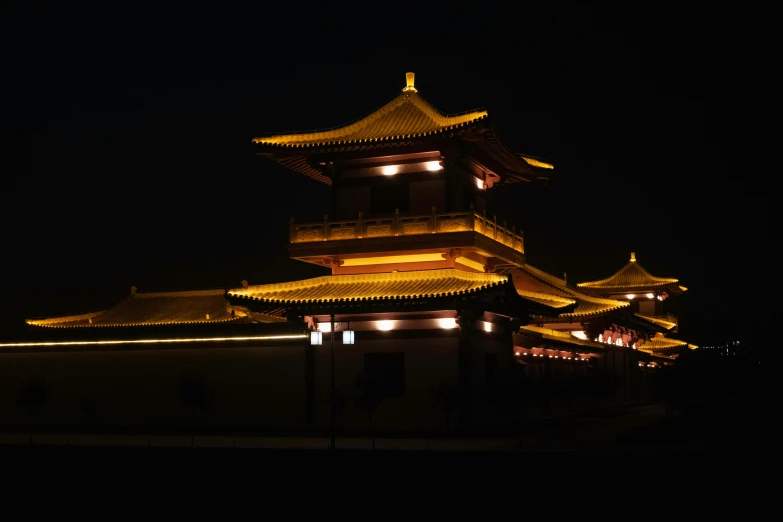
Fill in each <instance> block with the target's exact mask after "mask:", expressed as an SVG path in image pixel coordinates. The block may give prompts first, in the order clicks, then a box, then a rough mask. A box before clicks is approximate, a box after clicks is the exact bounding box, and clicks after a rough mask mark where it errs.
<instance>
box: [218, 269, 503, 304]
mask: <svg viewBox="0 0 783 522" xmlns="http://www.w3.org/2000/svg"><path fill="white" fill-rule="evenodd" d="M507 281H508V279H507V278H506V277H504V276H502V275H498V274H482V273H476V272H464V271H462V270H456V269H443V270H422V271H413V272H389V273H378V274H352V275H329V276H322V277H316V278H313V279H305V280H302V281H293V282H289V283H276V284H268V285H258V286H247V287H243V288H236V289H233V290H229V292H228V295H229V296H231V297H239V298H245V299H252V300H256V301H263V302H267V303H319V302H334V301H374V300H386V299H393V300H398V299H411V298H422V297H425V298H426V297H443V296H453V295H466V294H469V293H473V292H476V291H479V290H483V289H486V288H490V287H494V286H498V285H501V284H504V283H506V282H507Z"/></svg>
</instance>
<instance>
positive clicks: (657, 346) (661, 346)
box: [639, 333, 698, 353]
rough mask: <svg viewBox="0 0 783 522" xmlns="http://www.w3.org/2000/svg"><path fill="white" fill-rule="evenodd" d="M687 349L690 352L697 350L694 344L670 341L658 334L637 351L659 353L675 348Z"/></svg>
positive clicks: (675, 340)
mask: <svg viewBox="0 0 783 522" xmlns="http://www.w3.org/2000/svg"><path fill="white" fill-rule="evenodd" d="M685 347H688V348H689V349H691V350H695V349H697V348H698V346H696V345H695V344H689V343H687V342H686V341H679V340H677V339H671V338H669V337H666V336H664V335H663V334H661V333H659V334H657V335H656V336H655V337H653V338H652V339H650V340H649V341H647V342H646V343H644V344H642V345H641V346H640V347H639V349H640V350H642V351H644V352H651V353H654V352H661V351H665V350H674V349H677V348H685Z"/></svg>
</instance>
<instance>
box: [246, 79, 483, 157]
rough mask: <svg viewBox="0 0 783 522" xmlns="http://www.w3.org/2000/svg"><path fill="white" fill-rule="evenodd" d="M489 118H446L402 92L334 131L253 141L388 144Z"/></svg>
mask: <svg viewBox="0 0 783 522" xmlns="http://www.w3.org/2000/svg"><path fill="white" fill-rule="evenodd" d="M486 117H487V111H484V110H478V111H471V112H466V113H464V114H460V115H456V116H447V115H445V114H442V113H441V112H440V111H438V110H437V109H435V108H434V107H433V106H432V105H430V104H429V103H427V102H426V101H425V100H424V99H423V98H422V97H421V96H419V95H418V93H416V92H414V91H403V92H402V93H401V94H400V95H399V96H397V97H395V98H394V99H393V100H392V101H390V102H389V103H387V104H386V105H384V106H383V107H381V108H380V109H378V110H376V111H375V112H373V113H372V114H370V115H369V116H366V117H364V118H362V119H360V120H359V121H357V122H354V123H351V124H349V125H345V126H343V127H338V128H335V129H331V130H325V131H315V132H301V133H294V134H281V135H277V136H265V137H258V138H254V139H253V142H254V143H261V144H264V145H276V146H281V147H313V146H324V145H334V144H352V143H367V142H378V141H385V140H389V139H394V138H400V137H406V138H411V137H419V136H428V135H434V134H439V133H442V132H444V131H447V130H452V129H456V128H458V127H462V126H465V125H469V124H471V123H473V122H475V121H478V120H480V119H482V118H486Z"/></svg>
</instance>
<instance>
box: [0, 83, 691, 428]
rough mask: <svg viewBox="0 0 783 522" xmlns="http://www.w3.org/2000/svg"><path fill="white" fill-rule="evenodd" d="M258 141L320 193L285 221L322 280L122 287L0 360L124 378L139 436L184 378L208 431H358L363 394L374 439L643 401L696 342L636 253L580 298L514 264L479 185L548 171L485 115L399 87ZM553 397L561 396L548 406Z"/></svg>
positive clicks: (675, 288)
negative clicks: (369, 109) (301, 215)
mask: <svg viewBox="0 0 783 522" xmlns="http://www.w3.org/2000/svg"><path fill="white" fill-rule="evenodd" d="M253 143H254V147H255V151H256V153H257V154H259V155H262V156H264V157H266V158H268V159H269V160H271V161H275V162H277V163H279V164H281V165H283V166H285V167H286V168H288V169H290V170H291V171H294V172H296V173H299V174H303V175H305V176H308V177H310V178H312V179H313V180H314V182H320V183H324V184H326V185H329V186H331V190H332V201H331V211H330V213H329V214H328V215H326V216H324V219H323V220H322V221H319V222H299V221H297V220H296V219H293V220H292V221H291V223H290V225H289V226H290V229H289V245H288V249H289V254H290V257H291V258H292V259H295V260H299V261H304V262H308V263H313V264H316V265H318V266H321V267H324V269H325V271H328V273H326V274H325V275H323V276H321V277H317V278H313V279H308V280H303V281H291V282H281V283H277V284H267V285H252V284H250V283H248V282H247V281H243V282H242V284H241V286H239V287H237V288H231V289H227V290H223V289H221V290H214V291H183V292H159V293H156V292H153V293H150V292H147V293H143V292H138V291H137V289H136V288H135V287H134V288H132V289H131V293H130V295H129V296H128V297H127V298H126V299H125V300H123V301H121V302H120V303H118V304H117V305H116V306H114V307H112V308H110V309H108V310H104V311H98V312H94V313H90V314H83V315H74V316H67V317H59V318H46V319H35V320H32V319H31V320H29V321H28V324H29V325H30V328H31V332H30V335H29V336H28V337H27V338H25V339H19V340H10V341H8V342H5V343H0V350H2V351H3V352H4V353H3V354H2V355H3V357H5V358H6V360H7V361H10V362H11V363H14V361H15V364H17V365H18V367H26V368H27V369H29V368H30V367H31V365H34V364H35V361H36V360H38V359H37V358H41V357H46V356H47V354H56V355H50V357H54V359H56V360H65V362H64V363H63V366H61V367H57V369H58V373H57V375H54V374H52V375H50V376H49V377H47V379H50V380H56V379H79V378H81V379H83V380H84V382H85V383H87V384H85V387H84V388H85V391H84V393H85V394H87V395H89V394H93V395H96V394H97V395H101V394H107V396H108V395H111V394H112V393H116V392H115V391H113V389H112V388H111V386H107V383H109V384H113V382H112V379H111V377H109V376H110V375H112V372H117V371H118V369H119V368H125V367H128V366H130V367H133V368H136V369H137V373H135V374H134V375H136V377H137V378H138V379H139V380H138V381H137V382H135V383H134V382H128V383H126V384H127V385H128V386H129V387H130V388H129V389H131V390H136V392H139V393H140V395H138V396H136V395H134V393H133V392H119V393H126V395H125V396H124V397H125V399H124V400H126V401H130V403H132V404H134V405H136V406H135V407H134V408H131V409H132V410H133V419H134V420H133V421H132V422H131V421H129V420H128V417H126V418H125V419H126V422H131V423H136V424H150V423H153V424H154V423H159V424H161V425H164V424H165V423H166V419H167V418H169V419H170V418H171V417H166V413H165V411H173V409H174V406H173V405H172V404H171V401H174V402H176V400H174V399H172V398H171V397H169V399H168V400H169V403H168V404H167V405H166V407H165V408H163V409H161V408H156V407H155V406H153V403H155V393H159V394H160V393H164V392H163V391H162V390H163V387H164V385H163V384H161V383H157V384H152V383H153V382H154V381H155V379H156V378H160V379H162V380H163V381H165V380H166V379H168V380H169V381H174V380H176V375H177V374H182V372H183V371H186V373H187V372H188V371H189V372H190V374H188V375H191V374H193V373H194V372H195V374H198V375H199V377H198V379H197V380H198V381H199V382H201V383H202V384H203V386H204V387H206V388H210V387H211V388H214V389H215V394H214V397H213V399H212V400H213V404H212V406H211V408H212V409H213V410H214V412H215V413H214V415H213V416H212V418H211V420H210V422H211V423H213V424H217V425H224V426H232V425H234V426H235V425H244V426H254V427H257V428H259V429H263V428H269V429H298V430H301V429H314V430H320V429H325V428H326V427H327V426H329V424H330V422H334V420H333V419H334V417H333V415H334V412H335V411H338V417H339V424H340V427H341V429H343V430H351V429H362V428H364V427H365V426H366V417H365V414H366V413H367V412H366V411H365V412H362V411H360V410H361V408H358V409H357V408H351V407H350V406H348V405H347V404H349V403H351V401H350V400H349V399H350V398H356V396H357V394H358V395H360V396H361V395H362V394H364V395H365V396H366V394H367V393H369V392H368V390H370V391H373V392H374V393H375V394H376V395H378V398H379V400H378V401H377V402H378V404H377V405H376V407H375V408H374V410H373V411H374V415H375V419H376V420H375V423H376V425H377V427H378V428H386V429H389V430H397V429H411V430H422V429H424V430H438V429H450V427H451V426H452V423H453V425H458V426H461V427H462V428H465V429H469V428H475V427H479V426H492V425H497V424H505V423H509V422H513V421H514V420H516V419H518V418H519V417H520V416H528V417H529V416H536V415H549V414H557V413H563V412H565V411H569V410H573V409H574V408H577V409H578V408H580V407H588V406H590V405H594V404H595V401H597V400H599V399H600V400H601V401H604V402H606V401H609V402H615V401H617V400H630V399H634V398H640V397H644V396H646V395H649V394H651V393H653V392H654V373H653V371H652V370H654V369H656V368H657V367H659V366H662V365H665V364H668V363H671V362H672V361H673V360H674V356H675V355H676V351H677V350H678V349H682V348H683V347H685V348H688V347H691V346H690V345H687V344H685V343H680V344H677V343H679V341H673V340H671V339H669V338H668V337H666V336H665V335H666V334H667V333H669V332H673V331H676V319H673V318H672V317H670V316H665V315H663V313H662V310H661V308H660V306H659V305H660V304H661V303H662V301H663V299H665V298H666V297H668V296H669V295H670V294H672V293H677V292H681V291H684V289H685V288H684V287H682V286H680V285H679V284H678V283H677V281H676V280H673V279H661V278H654V277H652V276H650V275H649V274H647V272H646V271H644V270H643V269H641V267H639V266H638V264H637V263H636V261H635V258H633V257H632V260H631V263H629V265H628V266H626V267H624V268H623V269H622V270H620V272H618V273H617V274H615V275H614V276H612V277H610V278H608V279H606V280H603V281H597V282H592V283H580V284H578V285H577V286H576V287H574V286H573V285H568V284H567V283H566V281H564V280H562V279H559V278H556V277H554V276H551V275H549V274H546V273H545V272H542V271H540V270H538V269H536V268H534V267H532V266H530V265H528V264H527V263H526V259H525V247H524V240H523V234H522V231H521V230H518V229H517V228H516V227H515V226H514V225H513V224H509V223H506V222H504V221H502V219H500V220H499V219H498V218H497V216H496V215H495V214H494V213H490V212H489V209H488V208H487V198H486V191H487V190H490V189H494V190H502V186H503V185H505V184H509V183H534V182H537V181H539V180H542V179H547V178H548V177H549V175H550V173H551V172H552V169H553V166H552V165H551V164H549V163H547V162H544V161H542V160H540V159H535V158H533V157H530V156H526V155H521V154H517V153H513V152H511V151H510V149H509V148H508V147H507V146H506V145H504V144H503V142H502V141H501V140H500V139H499V137H498V136H497V134H496V132H495V130H494V127H493V125H492V120H491V117H490V115H489V114H488V113H487V111H472V112H467V113H464V114H461V115H458V116H446V115H443V114H442V113H440V112H439V111H437V110H436V109H435V108H433V107H432V106H431V105H430V104H429V103H427V102H426V101H425V100H424V99H423V98H422V97H421V96H420V95H419V94H418V91H417V89H416V87H415V82H414V76H413V73H408V74H407V76H406V86H405V87H404V88H403V90H402V92H401V93H399V94H398V95H397V96H396V97H395V98H394V99H393V100H392V101H390V102H389V103H387V104H386V105H384V106H383V107H381V108H380V109H378V110H377V111H375V112H373V113H372V114H370V115H369V116H367V117H365V118H363V119H361V120H359V121H357V122H355V123H352V124H350V125H347V126H344V127H340V128H337V129H333V130H329V131H323V132H320V131H319V132H311V133H299V134H287V135H276V136H266V137H259V138H255V139H254V140H253ZM631 294H633V295H631ZM650 303H651V304H650ZM171 348H177V350H172V349H171ZM333 350H334V351H333ZM66 359H67V360H66ZM77 360H78V361H79V363H78V364H77V363H76V362H75V361H77ZM50 366H51V365H50ZM66 367H67V368H70V369H71V370H70V371H71V372H72V373H70V374H68V373H67V372H66V373H63V372H62V371H61V370H62V369H63V368H66ZM3 368H13V364H10V365H5V366H4V367H3ZM648 368H650V371H649V372H648V371H647V369H648ZM2 371H4V370H2V369H0V372H2ZM8 371H10V370H8ZM13 375H14V373H13V372H11V373H8V375H5V377H8V379H6V380H5V381H4V382H5V385H6V386H9V384H8V383H9V382H11V383H12V385H14V384H13V383H14V377H13ZM332 379H334V381H333V380H332ZM99 381H100V382H103V381H105V382H103V388H101V387H100V386H99V384H100V383H99ZM131 381H132V379H131ZM608 381H611V383H612V386H613V387H612V389H611V392H610V393H604V394H603V395H601V396H600V397H599V396H598V392H596V391H595V390H597V389H599V388H600V386H598V384H599V383H605V382H608ZM0 382H1V381H0ZM148 382H149V383H150V384H149V385H146V383H148ZM155 382H156V381H155ZM90 383H92V384H90ZM96 383H98V384H96ZM19 384H20V383H18V382H17V383H16V384H15V385H19ZM90 386H93V388H92V389H93V391H89V390H90V389H91V388H90ZM580 386H581V388H580ZM566 388H568V389H570V390H571V391H572V395H574V396H572V397H569V398H568V400H560V399H561V398H562V397H561V395H562V393H561V392H562V389H566ZM168 389H169V391H168V392H166V393H171V389H170V388H168ZM95 390H99V391H95ZM100 390H102V391H100ZM156 390H157V392H156ZM573 390H577V391H576V392H574V391H573ZM579 390H582V391H581V392H580V391H579ZM142 392H143V393H142ZM62 400H63V401H65V402H68V401H67V400H66V399H62ZM69 400H70V401H71V402H72V403H73V402H74V401H77V402H78V400H77V399H76V398H74V397H71V399H69ZM113 400H114V399H113ZM117 400H119V401H122V399H117ZM164 402H165V401H164ZM181 402H182V401H181ZM359 402H360V403H361V402H362V401H359ZM69 404H70V403H69ZM364 404H366V401H365V402H364ZM180 406H182V404H180ZM62 407H63V408H66V406H62ZM145 408H146V409H145ZM166 408H168V409H169V410H166ZM203 408H207V406H203ZM439 408H441V409H445V423H444V420H443V419H444V413H443V411H441V410H439ZM180 409H181V408H180ZM452 409H454V410H455V411H453V412H452V411H451V410H452ZM371 413H373V412H371ZM129 415H130V414H129ZM172 415H174V417H176V418H177V419H179V418H180V417H183V418H184V414H182V413H181V412H179V413H176V414H172ZM116 419H121V417H119V416H118V417H116V418H115V421H116V422H121V421H117V420H116ZM52 422H56V419H55V421H52ZM107 422H108V421H107ZM172 422H174V421H172ZM183 422H187V421H183Z"/></svg>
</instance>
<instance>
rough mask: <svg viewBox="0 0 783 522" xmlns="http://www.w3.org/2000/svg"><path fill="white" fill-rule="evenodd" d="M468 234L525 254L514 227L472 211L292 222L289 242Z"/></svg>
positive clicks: (520, 235) (519, 233)
mask: <svg viewBox="0 0 783 522" xmlns="http://www.w3.org/2000/svg"><path fill="white" fill-rule="evenodd" d="M433 210H434V209H433ZM470 231H473V232H478V233H479V234H482V235H484V236H487V237H488V238H490V239H494V240H495V241H497V242H498V243H501V244H503V245H506V246H507V247H510V248H512V249H514V250H516V251H517V252H520V253H522V254H524V253H525V244H524V241H523V239H522V233H521V232H517V231H516V230H515V228H514V227H512V228H511V229H510V230H509V229H508V228H506V227H505V226H501V225H498V223H497V217H496V216H495V217H493V218H492V219H488V218H487V216H486V215H483V214H479V213H477V212H475V211H472V210H471V211H468V212H452V213H443V214H437V213H435V212H434V211H433V212H432V213H431V214H427V215H420V216H400V213H399V211H396V212H395V213H394V216H392V217H385V218H372V219H364V218H362V214H361V212H360V213H359V217H358V218H357V219H353V220H348V221H329V219H328V216H324V220H323V221H322V222H321V223H294V220H293V218H291V228H290V242H291V243H312V242H316V241H337V240H345V239H362V238H368V237H395V236H415V235H420V234H448V233H451V232H470Z"/></svg>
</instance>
